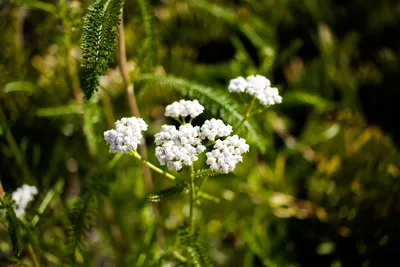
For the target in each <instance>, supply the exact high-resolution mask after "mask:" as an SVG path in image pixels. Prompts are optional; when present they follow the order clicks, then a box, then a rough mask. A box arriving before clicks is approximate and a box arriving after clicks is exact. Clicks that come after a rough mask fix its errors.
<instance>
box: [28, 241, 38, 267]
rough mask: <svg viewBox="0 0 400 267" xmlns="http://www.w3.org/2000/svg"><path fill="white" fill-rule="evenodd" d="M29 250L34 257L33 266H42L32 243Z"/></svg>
mask: <svg viewBox="0 0 400 267" xmlns="http://www.w3.org/2000/svg"><path fill="white" fill-rule="evenodd" d="M28 251H29V255H30V256H31V258H32V261H33V266H35V267H40V264H39V261H38V259H37V257H36V254H35V251H34V250H33V247H32V245H31V244H28Z"/></svg>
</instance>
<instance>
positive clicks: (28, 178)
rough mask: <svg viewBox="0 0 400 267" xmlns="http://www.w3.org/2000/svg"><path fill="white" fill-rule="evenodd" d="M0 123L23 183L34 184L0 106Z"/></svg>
mask: <svg viewBox="0 0 400 267" xmlns="http://www.w3.org/2000/svg"><path fill="white" fill-rule="evenodd" d="M0 124H1V125H2V127H3V131H4V133H3V135H4V136H5V138H6V140H7V143H8V146H9V147H10V150H11V152H12V154H13V156H14V158H15V161H16V162H17V165H18V166H19V168H20V169H21V172H22V177H23V181H24V183H31V184H35V183H36V179H35V178H34V177H33V176H32V175H31V173H30V171H29V168H28V165H27V164H26V161H25V158H24V155H23V154H22V152H21V150H20V149H19V147H18V145H17V142H16V141H15V139H14V136H13V134H12V132H11V129H10V127H9V125H8V123H7V119H6V115H5V114H4V112H3V110H2V108H1V107H0Z"/></svg>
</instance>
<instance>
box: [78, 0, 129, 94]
mask: <svg viewBox="0 0 400 267" xmlns="http://www.w3.org/2000/svg"><path fill="white" fill-rule="evenodd" d="M123 2H124V1H123V0H97V1H96V2H95V3H94V4H92V5H91V6H90V7H89V11H88V14H87V15H86V17H85V20H84V25H83V32H82V46H81V48H82V58H83V61H82V67H83V84H82V89H83V91H84V93H85V96H86V98H87V99H90V97H91V96H92V95H93V93H94V91H97V87H98V85H99V77H100V76H101V75H104V74H105V73H106V71H107V70H108V69H109V66H108V65H109V64H110V63H112V62H113V60H114V47H115V44H116V37H117V28H118V26H119V23H120V16H121V14H122V7H123Z"/></svg>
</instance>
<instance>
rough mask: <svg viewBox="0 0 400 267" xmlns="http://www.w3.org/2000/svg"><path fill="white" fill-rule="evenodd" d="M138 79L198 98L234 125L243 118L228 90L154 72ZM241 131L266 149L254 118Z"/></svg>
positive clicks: (263, 136) (259, 146)
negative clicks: (154, 73)
mask: <svg viewBox="0 0 400 267" xmlns="http://www.w3.org/2000/svg"><path fill="white" fill-rule="evenodd" d="M137 81H140V82H146V83H151V84H155V85H160V86H167V87H170V88H172V89H174V90H176V91H178V92H179V93H181V94H182V95H184V96H188V97H190V98H195V99H198V100H199V101H200V102H201V103H202V104H203V105H204V106H205V107H206V108H207V111H209V112H211V114H213V115H214V116H219V117H221V118H222V119H223V120H224V121H225V122H227V123H229V124H231V125H233V126H235V125H238V124H239V122H240V121H242V119H243V115H242V114H244V112H243V110H242V109H241V107H240V105H239V103H238V102H237V101H236V100H235V99H233V98H232V97H231V96H230V95H229V93H228V90H225V91H224V90H216V89H214V88H211V87H206V86H203V85H199V84H196V83H193V82H190V81H187V80H184V79H180V78H176V77H173V76H160V75H153V74H143V75H140V76H139V77H137ZM239 133H242V134H246V135H247V138H248V141H249V142H251V143H253V144H255V145H257V147H258V148H259V149H260V151H261V152H264V151H265V150H266V146H267V138H266V137H265V135H264V134H262V131H261V129H260V128H259V126H258V125H257V123H255V122H254V120H252V119H249V120H247V121H246V122H245V123H244V127H242V129H241V130H240V131H239Z"/></svg>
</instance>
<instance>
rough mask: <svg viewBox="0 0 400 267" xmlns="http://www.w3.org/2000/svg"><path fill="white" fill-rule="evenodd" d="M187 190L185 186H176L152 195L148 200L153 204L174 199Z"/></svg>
mask: <svg viewBox="0 0 400 267" xmlns="http://www.w3.org/2000/svg"><path fill="white" fill-rule="evenodd" d="M185 188H186V186H185V185H184V184H177V185H175V186H172V187H169V188H166V189H163V190H160V191H159V192H156V193H151V194H150V195H149V196H148V199H149V200H150V201H151V202H159V201H161V200H162V199H165V198H169V197H172V196H175V195H177V194H180V193H182V191H183V190H184V189H185Z"/></svg>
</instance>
